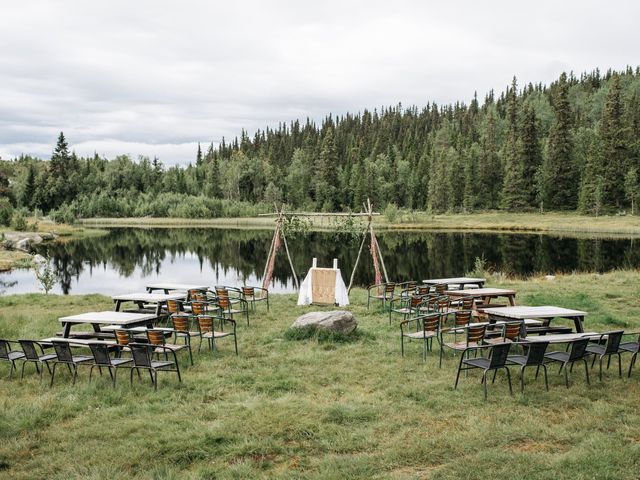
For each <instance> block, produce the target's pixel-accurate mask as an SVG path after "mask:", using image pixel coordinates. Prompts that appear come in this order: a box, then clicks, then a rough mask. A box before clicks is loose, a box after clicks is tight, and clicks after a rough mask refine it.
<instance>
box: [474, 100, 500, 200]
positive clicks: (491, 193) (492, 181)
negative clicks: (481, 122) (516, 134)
mask: <svg viewBox="0 0 640 480" xmlns="http://www.w3.org/2000/svg"><path fill="white" fill-rule="evenodd" d="M478 177H479V178H478V183H480V185H482V186H483V187H482V188H481V189H480V195H479V198H478V204H479V206H480V208H486V209H491V208H498V204H499V201H500V189H501V188H502V165H501V164H500V157H499V156H498V139H497V132H496V124H495V113H494V110H493V108H491V109H490V110H489V112H488V114H487V119H486V125H485V129H484V135H483V137H482V157H481V161H480V166H479V168H478Z"/></svg>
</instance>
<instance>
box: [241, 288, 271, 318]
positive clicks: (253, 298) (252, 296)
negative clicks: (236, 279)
mask: <svg viewBox="0 0 640 480" xmlns="http://www.w3.org/2000/svg"><path fill="white" fill-rule="evenodd" d="M257 293H259V294H260V296H258V295H256V294H257ZM242 298H243V299H244V300H245V301H247V303H248V304H250V305H251V309H252V310H253V311H254V312H255V310H256V303H257V302H264V301H266V302H267V312H268V311H269V290H267V289H266V288H262V287H250V286H244V287H242Z"/></svg>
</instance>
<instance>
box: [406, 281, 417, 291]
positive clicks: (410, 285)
mask: <svg viewBox="0 0 640 480" xmlns="http://www.w3.org/2000/svg"><path fill="white" fill-rule="evenodd" d="M417 286H418V282H416V281H413V280H411V281H408V282H404V288H405V290H415V289H416V287H417Z"/></svg>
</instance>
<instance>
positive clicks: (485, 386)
mask: <svg viewBox="0 0 640 480" xmlns="http://www.w3.org/2000/svg"><path fill="white" fill-rule="evenodd" d="M482 383H483V384H484V401H485V402H486V401H487V371H486V370H485V371H484V373H483V374H482Z"/></svg>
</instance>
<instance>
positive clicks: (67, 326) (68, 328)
mask: <svg viewBox="0 0 640 480" xmlns="http://www.w3.org/2000/svg"><path fill="white" fill-rule="evenodd" d="M70 333H71V324H70V323H69V322H66V323H65V324H64V331H63V332H62V337H63V338H69V334H70Z"/></svg>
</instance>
